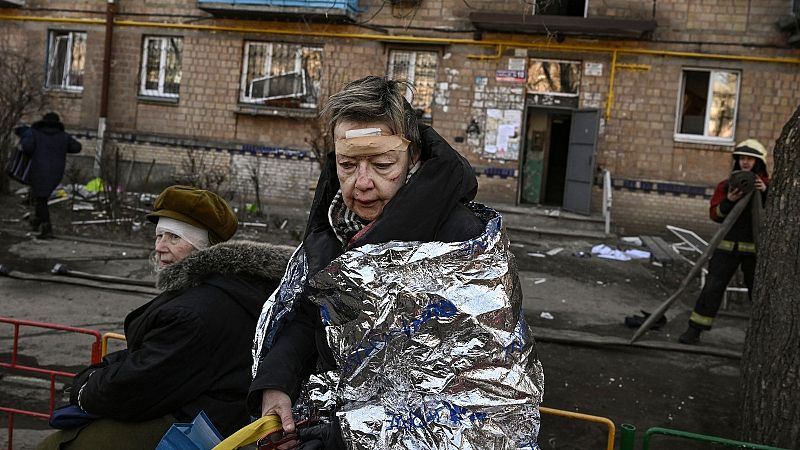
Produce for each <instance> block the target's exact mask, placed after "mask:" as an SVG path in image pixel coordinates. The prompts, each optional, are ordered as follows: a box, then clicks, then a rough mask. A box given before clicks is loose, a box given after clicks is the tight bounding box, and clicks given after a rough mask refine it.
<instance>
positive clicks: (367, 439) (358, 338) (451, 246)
mask: <svg viewBox="0 0 800 450" xmlns="http://www.w3.org/2000/svg"><path fill="white" fill-rule="evenodd" d="M470 208H471V209H472V210H473V212H475V214H476V215H478V216H479V217H480V218H481V219H482V220H483V221H484V222H485V223H486V228H485V231H484V233H483V234H482V235H481V236H480V237H478V238H476V239H473V240H470V241H466V242H459V243H442V242H431V243H419V242H412V243H409V242H389V243H385V244H381V245H366V246H362V247H359V248H357V249H354V250H351V251H349V252H347V253H345V254H343V255H341V256H340V257H339V258H337V259H335V260H334V261H332V262H331V263H330V264H329V265H328V267H326V268H325V269H323V270H322V271H320V272H319V273H317V274H316V275H315V276H314V277H312V278H311V279H310V280H309V286H310V288H311V289H309V294H310V295H309V298H310V299H311V300H312V301H314V302H315V303H316V304H318V305H319V306H320V313H321V314H322V318H323V322H324V323H325V325H326V332H327V338H328V344H329V345H330V347H331V349H332V351H333V354H334V356H335V358H336V361H337V364H338V366H339V369H338V370H337V371H336V373H326V374H322V375H320V376H314V377H312V379H311V380H310V381H309V383H307V386H306V389H307V393H308V395H309V397H310V399H311V401H313V402H314V403H315V404H316V406H317V407H320V408H322V409H326V407H328V408H329V407H332V406H334V405H336V406H337V408H338V413H337V415H338V417H339V419H340V423H341V426H342V434H343V437H344V439H345V442H347V443H348V445H349V446H350V448H353V449H389V448H391V449H409V450H410V449H456V448H458V449H538V446H537V444H536V438H537V435H538V431H539V410H538V405H539V404H540V403H541V400H542V393H543V387H544V377H543V374H542V368H541V364H540V363H539V361H538V358H537V357H536V353H535V350H534V342H533V336H532V333H531V331H530V329H529V327H528V326H527V325H526V324H525V321H524V318H523V315H522V314H521V304H522V291H521V287H520V284H519V278H518V276H517V271H516V265H515V262H514V256H513V255H512V254H511V252H510V250H509V248H508V238H507V236H506V235H505V233H504V231H503V230H502V219H501V217H500V215H499V214H498V213H497V212H495V211H493V210H491V209H489V208H486V207H484V206H482V205H478V204H471V205H470ZM295 256H297V253H296V255H295ZM293 262H294V258H293ZM298 263H300V262H298ZM291 264H292V263H290V266H291ZM303 264H304V263H303ZM287 276H288V275H287ZM300 278H302V277H300ZM300 278H298V277H297V276H295V280H298V279H300ZM286 281H287V279H286V278H285V279H284V282H286ZM281 291H285V292H288V291H290V290H288V289H287V290H284V289H283V287H282V288H280V289H279V290H278V292H277V293H276V295H273V297H275V298H273V297H271V300H272V302H269V301H268V302H267V304H265V310H266V309H271V310H272V312H270V313H268V314H269V315H275V314H276V313H275V310H279V309H281V308H280V305H281V302H282V300H281V299H280V298H279V297H280V292H281ZM270 303H271V305H270ZM283 303H286V302H285V301H284V302H283ZM262 318H264V314H263V313H262ZM262 328H264V330H262ZM269 328H270V327H269V326H266V323H260V324H259V328H258V330H259V331H258V332H257V333H256V349H255V353H254V355H255V356H256V361H258V355H259V352H260V351H261V348H259V346H258V341H259V336H260V337H266V336H269V331H268V329H269ZM267 348H268V347H267Z"/></svg>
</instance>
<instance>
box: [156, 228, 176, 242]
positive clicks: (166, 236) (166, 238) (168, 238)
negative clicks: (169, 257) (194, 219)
mask: <svg viewBox="0 0 800 450" xmlns="http://www.w3.org/2000/svg"><path fill="white" fill-rule="evenodd" d="M181 241H182V239H181V237H180V236H178V235H177V234H173V233H170V232H169V231H165V232H163V233H161V234H157V235H156V244H158V243H159V242H164V243H165V244H167V245H178V243H179V242H181Z"/></svg>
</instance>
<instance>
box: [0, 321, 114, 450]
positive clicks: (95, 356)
mask: <svg viewBox="0 0 800 450" xmlns="http://www.w3.org/2000/svg"><path fill="white" fill-rule="evenodd" d="M0 323H6V324H9V325H11V326H13V327H14V339H13V341H12V350H11V361H10V362H6V361H0V368H2V369H10V370H16V371H20V372H27V373H32V374H37V375H46V376H48V377H49V379H50V402H49V407H48V410H47V412H46V413H45V412H42V411H34V410H26V409H18V408H11V407H10V406H3V405H0V412H4V413H6V415H7V416H8V450H12V449H13V442H14V416H15V415H17V414H19V415H24V416H31V417H37V418H41V419H48V418H49V417H50V414H51V413H52V412H53V409H55V404H56V377H63V378H72V377H73V376H75V374H74V373H70V372H63V371H59V370H50V369H44V368H41V367H31V366H26V365H23V364H19V363H18V362H17V359H18V358H17V355H18V351H19V340H20V335H19V330H20V328H21V327H33V328H46V329H50V330H56V331H62V332H67V333H79V334H86V335H89V336H92V337H94V342H92V346H91V354H90V363H91V364H95V363H98V362H100V359H101V357H100V354H101V351H100V350H101V340H102V338H101V336H100V332H99V331H96V330H90V329H88V328H77V327H69V326H65V325H58V324H55V323H47V322H34V321H30V320H20V319H12V318H9V317H0Z"/></svg>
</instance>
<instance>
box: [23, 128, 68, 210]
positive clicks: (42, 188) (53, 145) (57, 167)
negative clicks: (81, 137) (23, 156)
mask: <svg viewBox="0 0 800 450" xmlns="http://www.w3.org/2000/svg"><path fill="white" fill-rule="evenodd" d="M22 150H23V151H24V152H25V153H27V154H29V155H31V159H32V163H31V193H32V194H33V196H34V197H50V194H51V193H52V192H53V189H55V188H56V186H58V183H60V182H61V178H62V177H64V167H65V166H66V161H67V153H78V152H80V151H81V143H80V142H78V141H76V140H75V138H73V137H72V136H70V135H69V134H67V133H66V132H65V131H64V124H62V123H61V122H59V121H44V120H40V121H39V122H36V123H34V124H33V126H31V128H29V129H28V130H27V131H26V132H25V134H24V135H23V137H22Z"/></svg>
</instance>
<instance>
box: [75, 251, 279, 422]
mask: <svg viewBox="0 0 800 450" xmlns="http://www.w3.org/2000/svg"><path fill="white" fill-rule="evenodd" d="M290 253H291V252H290V249H288V248H284V247H277V246H273V245H269V244H260V243H255V242H247V241H239V242H228V243H222V244H217V245H214V246H212V247H209V248H208V249H205V250H202V251H199V252H195V253H193V254H191V255H190V256H189V257H187V258H186V259H184V260H182V261H180V262H177V263H175V264H172V265H170V266H169V267H167V268H165V269H164V270H163V271H162V272H160V273H159V278H158V287H159V288H161V289H163V290H164V292H163V293H162V294H160V295H159V296H157V297H156V298H155V299H153V300H152V301H150V302H149V303H147V304H145V305H143V306H141V307H139V308H138V309H136V310H134V311H133V312H131V313H130V314H128V316H127V317H126V318H125V335H126V338H127V347H128V348H127V349H126V350H122V351H119V352H115V353H111V354H109V355H108V356H106V358H105V359H104V360H103V362H102V363H100V364H97V365H95V366H92V367H89V368H87V369H85V370H84V371H82V372H81V373H79V374H78V375H77V376H76V377H75V380H74V383H73V391H72V395H71V399H70V402H71V403H72V404H74V405H78V406H80V407H81V408H83V409H84V410H85V411H86V412H88V413H90V414H95V415H98V416H101V417H108V418H112V419H116V420H120V421H125V422H139V421H144V420H149V419H154V418H158V417H162V416H164V415H167V414H172V415H173V416H174V417H175V420H176V421H180V422H185V421H191V420H192V419H193V418H194V417H195V416H196V415H197V414H198V413H199V412H200V411H201V410H202V411H205V412H206V414H207V415H208V417H209V418H210V419H211V421H212V422H213V423H214V425H215V426H216V427H217V428H218V429H219V431H220V432H221V433H222V434H223V435H225V436H227V435H230V434H232V433H233V432H235V431H236V430H238V429H239V428H241V427H243V426H244V425H246V424H247V423H248V422H249V420H248V419H249V417H248V415H247V412H246V411H245V403H244V399H245V395H246V394H247V389H248V386H249V384H250V366H251V364H252V355H251V352H250V347H251V344H252V338H253V333H254V332H255V326H256V321H257V319H258V316H259V313H260V311H261V306H262V304H263V303H264V299H265V298H266V297H267V296H269V295H270V294H271V292H272V291H273V290H274V289H275V288H276V286H277V285H278V283H279V282H280V279H281V277H282V275H283V271H284V270H285V267H286V263H287V261H288V259H289V256H290Z"/></svg>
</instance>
